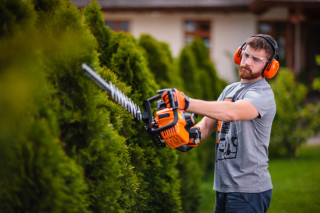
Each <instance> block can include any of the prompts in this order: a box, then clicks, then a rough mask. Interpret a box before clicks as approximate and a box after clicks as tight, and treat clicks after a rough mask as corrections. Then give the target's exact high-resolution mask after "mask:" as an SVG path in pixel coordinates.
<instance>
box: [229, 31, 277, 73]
mask: <svg viewBox="0 0 320 213" xmlns="http://www.w3.org/2000/svg"><path fill="white" fill-rule="evenodd" d="M251 37H260V38H264V39H265V40H267V41H268V42H269V44H270V45H271V46H272V48H273V50H274V53H273V56H272V57H271V59H270V61H267V64H266V66H265V67H264V68H263V71H262V75H263V76H264V77H266V78H268V79H270V78H273V77H274V76H275V75H276V74H277V72H278V70H279V66H280V65H279V62H278V61H277V60H276V59H275V57H276V55H278V51H279V48H278V45H277V43H276V42H274V41H273V40H272V39H270V38H269V37H267V36H264V35H262V34H258V35H254V36H251ZM245 45H246V42H244V43H243V44H242V45H241V47H239V48H238V49H237V51H236V52H235V54H234V57H233V60H234V63H236V64H237V65H240V62H241V56H242V50H243V48H244V47H245Z"/></svg>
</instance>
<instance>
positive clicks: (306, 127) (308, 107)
mask: <svg viewBox="0 0 320 213" xmlns="http://www.w3.org/2000/svg"><path fill="white" fill-rule="evenodd" d="M271 87H272V89H273V91H274V94H275V100H276V104H277V113H276V116H275V119H274V121H273V126H272V133H271V134H272V135H271V140H270V147H269V149H270V154H271V155H290V156H296V154H297V153H296V150H297V148H298V147H299V146H300V145H301V144H303V143H304V142H306V140H307V139H308V138H309V137H311V136H312V135H314V133H315V129H316V128H317V126H318V125H319V115H320V114H319V106H318V105H313V104H307V103H305V98H306V95H307V88H306V86H304V85H303V84H300V83H297V82H296V81H295V78H294V75H293V74H292V72H290V71H289V70H287V69H282V70H281V71H280V72H279V74H278V76H277V78H276V79H275V80H274V81H272V82H271Z"/></svg>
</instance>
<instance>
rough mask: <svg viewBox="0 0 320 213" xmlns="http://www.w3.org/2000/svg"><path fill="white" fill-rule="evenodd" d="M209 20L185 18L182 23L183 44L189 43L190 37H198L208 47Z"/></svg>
mask: <svg viewBox="0 0 320 213" xmlns="http://www.w3.org/2000/svg"><path fill="white" fill-rule="evenodd" d="M210 28H211V26H210V21H192V20H187V21H185V23H184V31H185V44H186V45H188V44H190V43H191V41H192V39H194V38H200V39H202V40H203V41H204V44H205V46H206V47H207V48H208V50H209V49H210Z"/></svg>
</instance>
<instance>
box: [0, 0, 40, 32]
mask: <svg viewBox="0 0 320 213" xmlns="http://www.w3.org/2000/svg"><path fill="white" fill-rule="evenodd" d="M34 20H35V16H34V14H33V12H32V5H31V4H30V3H29V2H21V1H19V0H2V1H1V3H0V37H3V36H7V37H10V36H12V35H13V34H14V33H17V32H18V31H20V30H23V29H25V28H28V27H30V26H31V25H32V24H33V23H34Z"/></svg>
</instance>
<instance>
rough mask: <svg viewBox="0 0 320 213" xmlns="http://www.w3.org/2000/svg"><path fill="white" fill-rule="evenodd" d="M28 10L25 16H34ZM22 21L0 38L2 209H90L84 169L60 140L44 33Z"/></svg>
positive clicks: (6, 210) (0, 194)
mask: <svg viewBox="0 0 320 213" xmlns="http://www.w3.org/2000/svg"><path fill="white" fill-rule="evenodd" d="M17 4H18V3H17ZM19 4H20V6H17V7H23V5H24V4H25V3H24V2H19ZM29 12H30V14H28V15H27V16H26V17H31V19H34V17H32V16H35V14H34V13H33V12H32V11H29ZM29 21H30V20H29ZM29 21H28V20H26V22H29ZM10 24H13V25H14V24H15V23H10ZM17 25H19V23H17ZM15 27H16V26H12V28H13V29H14V28H15ZM24 27H25V31H22V32H23V33H21V34H20V33H17V34H16V35H11V36H10V37H8V36H7V35H4V37H5V38H2V39H1V40H0V43H1V46H0V52H1V53H0V64H1V72H0V75H1V76H0V79H1V80H0V90H1V91H2V92H1V100H0V113H1V116H0V147H1V148H0V162H1V163H0V169H1V173H0V187H1V190H0V209H1V211H2V212H45V211H50V212H87V195H86V190H87V185H86V183H85V181H84V173H83V169H82V168H81V167H80V166H79V165H77V164H76V162H75V161H74V160H73V159H71V158H70V157H68V156H67V155H66V154H65V152H64V150H63V149H62V148H63V147H62V144H61V143H60V142H59V133H60V130H59V126H58V121H57V117H56V115H55V113H54V108H55V107H56V106H57V100H56V99H55V98H53V97H52V96H51V95H52V92H53V88H52V87H51V86H50V85H49V84H47V81H46V76H45V73H44V72H43V68H44V67H43V64H42V60H43V55H42V54H41V52H42V51H41V46H40V45H39V43H38V39H39V38H40V37H41V36H40V35H39V34H37V33H36V32H37V29H35V28H33V23H31V24H30V25H29V26H24ZM31 30H33V31H35V32H33V33H31ZM7 33H8V34H11V33H12V32H7ZM25 38H28V42H25Z"/></svg>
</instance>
